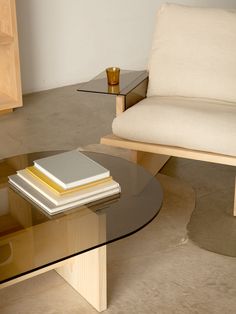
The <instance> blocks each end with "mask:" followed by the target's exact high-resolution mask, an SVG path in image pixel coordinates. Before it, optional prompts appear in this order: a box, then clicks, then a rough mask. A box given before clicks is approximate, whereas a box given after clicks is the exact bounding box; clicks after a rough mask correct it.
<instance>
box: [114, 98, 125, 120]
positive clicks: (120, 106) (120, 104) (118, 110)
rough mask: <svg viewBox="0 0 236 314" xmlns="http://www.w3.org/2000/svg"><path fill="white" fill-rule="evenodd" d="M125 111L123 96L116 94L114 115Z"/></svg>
mask: <svg viewBox="0 0 236 314" xmlns="http://www.w3.org/2000/svg"><path fill="white" fill-rule="evenodd" d="M124 111H125V96H123V95H118V96H116V116H118V115H120V114H121V113H122V112H124Z"/></svg>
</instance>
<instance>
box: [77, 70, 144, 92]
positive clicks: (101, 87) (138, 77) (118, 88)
mask: <svg viewBox="0 0 236 314" xmlns="http://www.w3.org/2000/svg"><path fill="white" fill-rule="evenodd" d="M147 77H148V73H147V71H127V70H121V72H120V83H119V84H118V85H108V83H107V77H106V72H105V71H104V72H102V73H100V74H99V75H98V76H96V77H95V78H94V79H92V80H91V81H88V82H86V83H82V84H79V86H78V89H77V91H79V92H90V93H100V94H110V95H123V96H126V95H127V94H128V93H129V92H130V91H132V90H133V89H134V88H135V87H136V86H137V85H139V84H140V83H141V82H143V81H144V80H145V79H147Z"/></svg>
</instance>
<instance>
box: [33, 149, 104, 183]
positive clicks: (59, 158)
mask: <svg viewBox="0 0 236 314" xmlns="http://www.w3.org/2000/svg"><path fill="white" fill-rule="evenodd" d="M34 166H35V167H36V168H37V169H38V170H40V171H41V172H42V173H43V174H45V175H46V176H47V177H48V178H50V179H51V180H53V181H54V182H55V183H57V184H58V185H60V186H61V187H62V188H63V189H69V188H73V187H76V186H79V185H83V184H86V183H90V182H93V181H96V180H100V179H103V178H106V177H109V176H110V171H109V170H108V169H106V168H104V167H103V166H101V165H100V164H98V163H97V162H96V161H94V160H92V159H91V158H89V157H87V156H86V155H84V154H82V153H81V152H79V151H77V150H72V151H69V152H65V153H60V154H57V155H54V156H50V157H45V158H41V159H38V160H35V161H34Z"/></svg>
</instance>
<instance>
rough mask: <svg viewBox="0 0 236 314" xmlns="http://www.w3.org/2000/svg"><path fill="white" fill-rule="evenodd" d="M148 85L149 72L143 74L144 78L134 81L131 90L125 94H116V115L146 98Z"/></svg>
mask: <svg viewBox="0 0 236 314" xmlns="http://www.w3.org/2000/svg"><path fill="white" fill-rule="evenodd" d="M147 86H148V73H147V72H146V74H144V75H143V80H142V81H141V82H140V80H137V81H134V82H133V84H132V86H131V87H130V91H129V92H128V93H127V94H126V96H123V95H117V96H116V115H119V114H121V113H122V112H124V111H125V110H127V109H128V108H130V107H131V106H133V105H135V104H137V103H138V102H139V101H141V100H142V99H144V98H146V94H147Z"/></svg>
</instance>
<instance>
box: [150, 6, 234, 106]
mask: <svg viewBox="0 0 236 314" xmlns="http://www.w3.org/2000/svg"><path fill="white" fill-rule="evenodd" d="M157 15H158V16H157V23H156V30H155V33H154V39H153V45H152V50H151V56H150V61H149V86H148V93H147V96H184V97H185V96H186V97H201V98H210V99H218V100H223V101H228V102H235V105H236V11H234V10H224V9H217V8H213V9H212V8H193V7H187V6H179V5H175V4H164V5H162V6H161V8H160V9H159V11H158V14H157Z"/></svg>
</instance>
